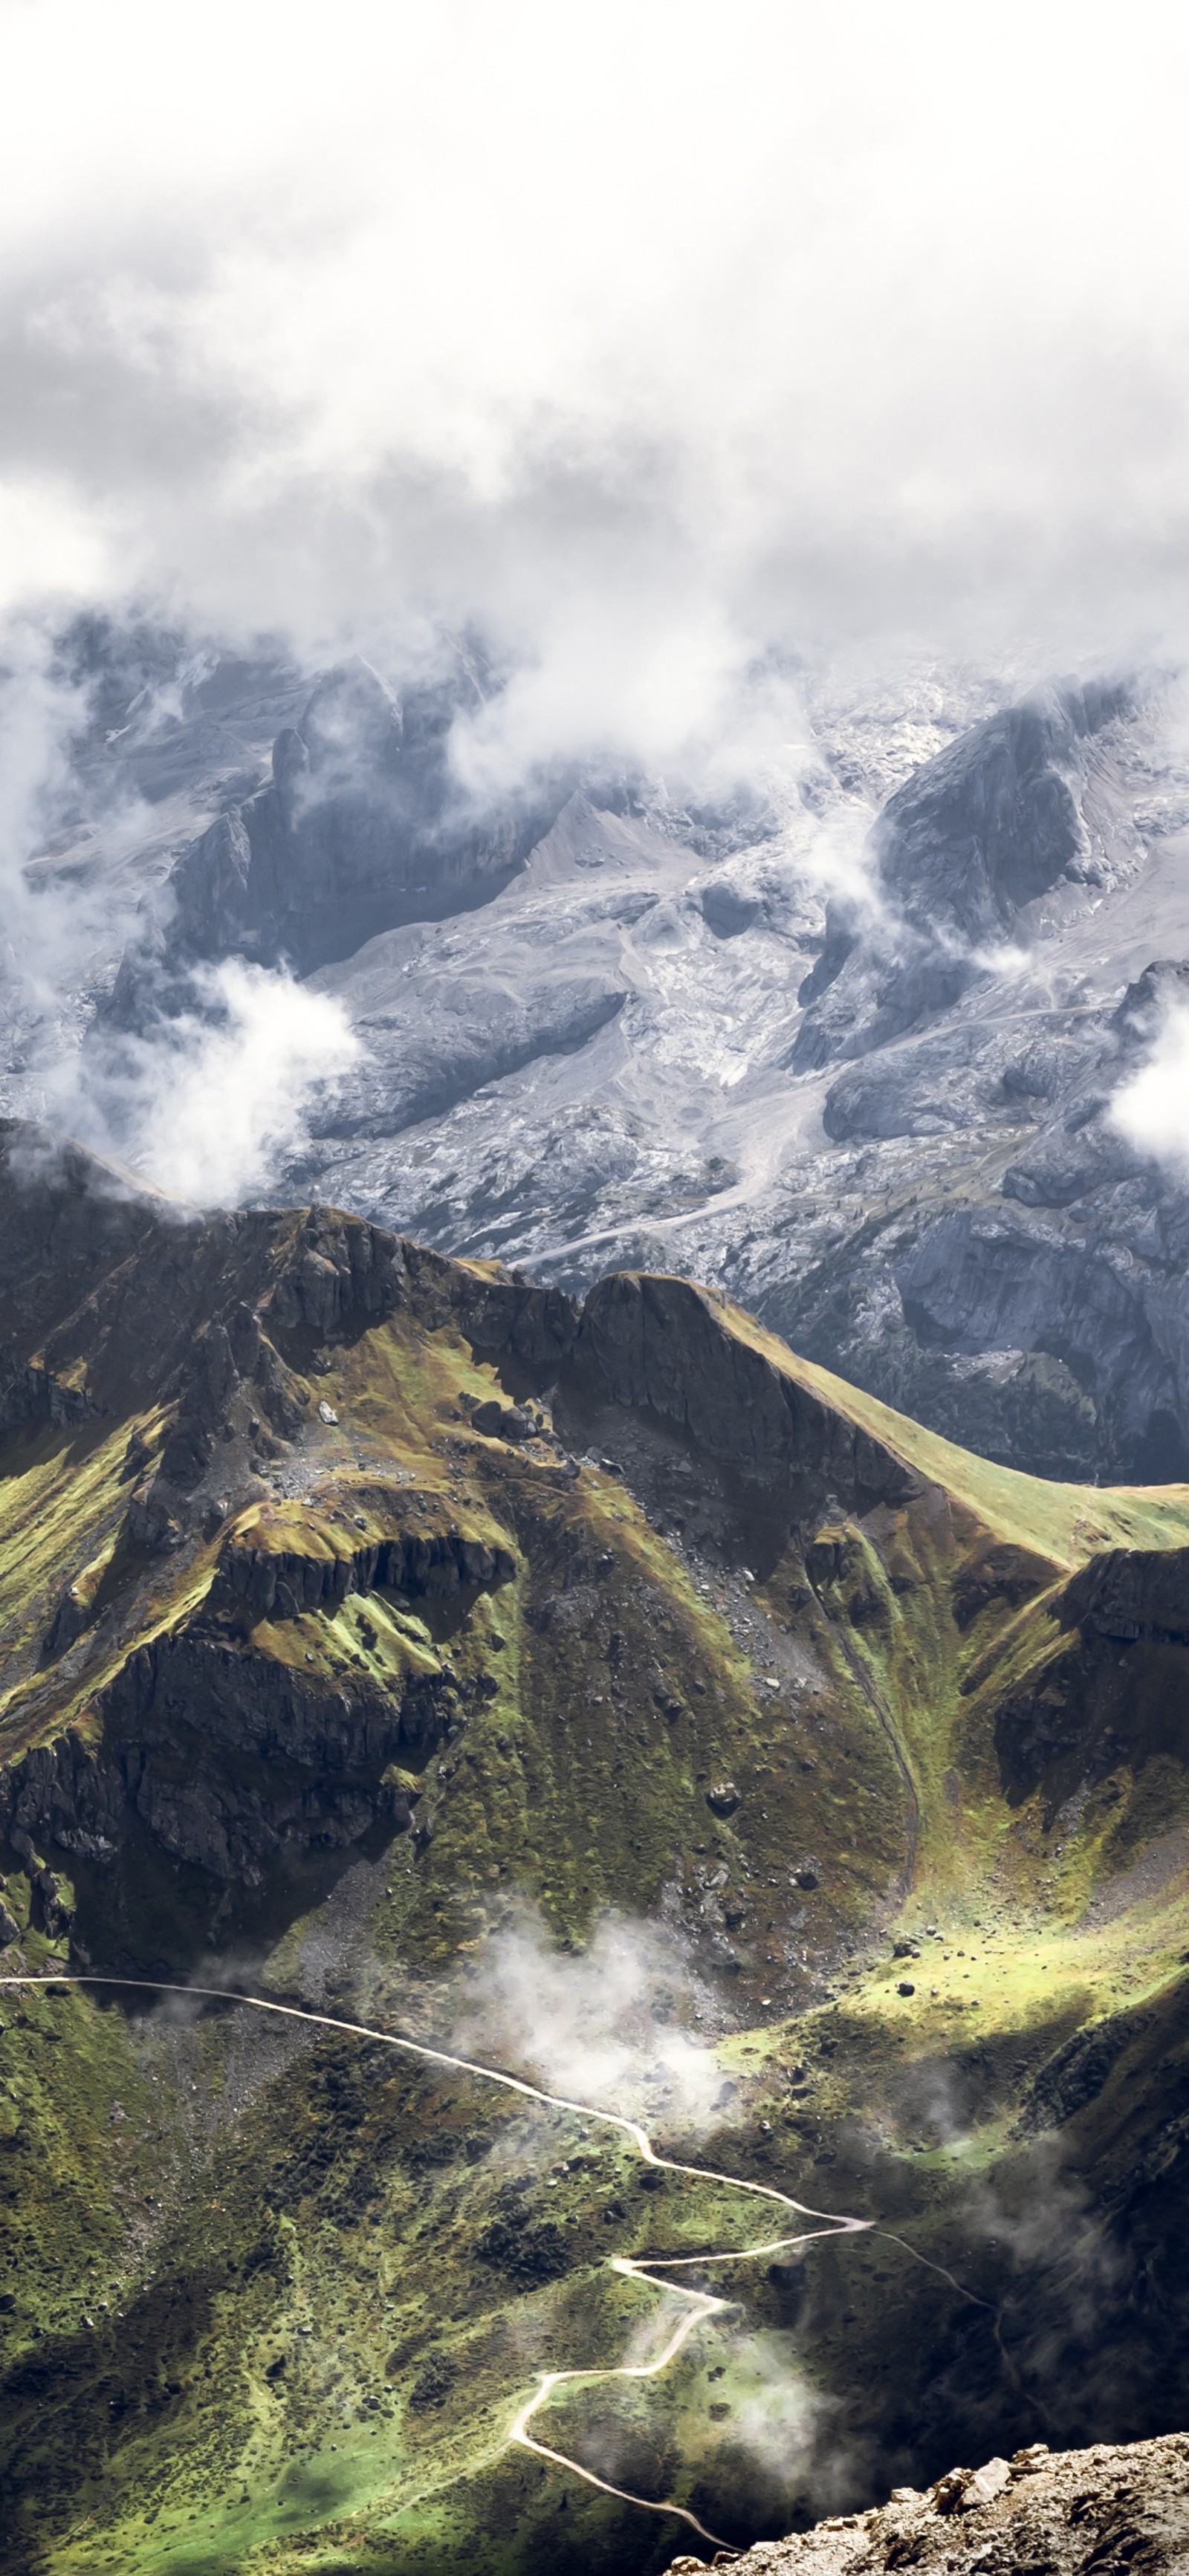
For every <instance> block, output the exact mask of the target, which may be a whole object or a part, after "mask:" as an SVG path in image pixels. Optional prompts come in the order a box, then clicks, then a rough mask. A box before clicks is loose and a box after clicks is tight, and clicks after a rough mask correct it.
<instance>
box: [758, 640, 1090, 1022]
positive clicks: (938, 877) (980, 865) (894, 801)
mask: <svg viewBox="0 0 1189 2576" xmlns="http://www.w3.org/2000/svg"><path fill="white" fill-rule="evenodd" d="M1127 694H1128V693H1127V691H1126V690H1125V689H1122V688H1110V687H1107V686H1103V685H1101V684H1099V685H1093V686H1089V687H1085V688H1083V687H1081V686H1079V685H1078V684H1077V683H1076V682H1066V683H1064V684H1063V685H1061V686H1059V687H1053V688H1048V689H1041V690H1037V691H1035V692H1034V694H1033V695H1032V696H1031V697H1028V698H1025V699H1024V700H1023V701H1022V703H1021V704H1020V705H1019V706H1015V707H1008V708H1006V709H1005V710H1004V712H1003V713H1002V714H1001V715H997V716H992V717H990V718H989V719H988V721H987V722H986V723H985V724H981V725H976V726H974V727H973V729H972V730H971V732H970V733H968V734H965V735H963V737H962V739H961V740H960V741H959V742H956V743H955V744H954V745H953V747H952V749H951V750H949V751H947V752H943V753H942V754H941V756H940V758H939V759H937V760H934V761H930V762H928V763H927V764H926V766H925V767H924V768H923V769H922V770H920V771H918V772H917V773H916V775H915V776H914V777H912V778H910V779H909V780H908V781H907V783H906V784H905V785H904V786H903V787H901V788H900V789H899V790H898V792H897V793H896V794H895V795H894V796H892V797H889V799H888V802H887V804H886V805H885V807H884V810H883V812H882V814H881V815H880V817H879V821H878V823H877V824H876V827H875V830H874V833H873V835H872V842H873V851H874V856H875V860H876V865H877V870H878V882H879V886H880V889H881V892H882V895H883V897H884V900H885V903H886V906H887V911H886V913H885V914H884V915H883V916H882V917H881V918H880V919H879V921H878V923H877V925H876V926H875V927H873V928H867V929H865V928H864V925H863V923H862V921H861V918H860V916H859V914H858V913H857V911H856V910H855V908H854V905H853V903H852V902H851V901H850V899H849V898H848V899H844V900H842V901H840V902H835V903H833V904H831V906H830V908H829V911H828V914H827V922H826V940H825V946H824V948H823V950H822V954H821V956H820V958H819V959H818V962H817V965H816V966H815V967H814V970H813V973H812V975H811V976H809V977H808V978H807V980H806V983H805V985H804V987H803V988H802V1000H803V1001H804V1002H805V1003H806V1005H807V1016H806V1019H805V1022H804V1024H803V1026H802V1028H801V1030H800V1032H799V1034H798V1037H797V1041H796V1045H795V1048H794V1052H793V1059H792V1060H793V1062H794V1064H795V1065H797V1066H798V1067H800V1068H810V1067H813V1066H816V1065H822V1064H827V1063H829V1062H830V1060H831V1059H832V1058H835V1057H840V1056H841V1057H851V1056H863V1055H867V1054H869V1053H870V1052H871V1050H872V1049H873V1048H875V1047H879V1046H882V1045H884V1044H886V1043H887V1042H888V1040H890V1039H893V1038H896V1037H899V1036H900V1035H902V1033H903V1032H904V1031H905V1030H906V1029H909V1028H911V1027H912V1026H913V1025H914V1023H915V1022H917V1021H918V1020H921V1019H924V1018H928V1017H931V1016H933V1015H935V1014H936V1013H938V1012H940V1011H944V1010H948V1009H949V1008H950V1007H951V1006H952V1005H953V1004H954V1003H955V1002H957V1001H959V1000H960V999H961V997H962V994H963V993H964V992H965V991H966V990H967V989H968V988H969V986H970V985H971V984H973V983H975V982H976V981H977V979H978V977H979V975H980V973H985V972H986V971H987V965H986V954H985V952H990V951H993V949H994V947H995V946H996V945H997V944H1000V943H1002V942H1003V941H1004V940H1005V939H1007V938H1009V937H1010V936H1011V934H1012V932H1013V931H1014V929H1015V927H1016V923H1017V921H1018V919H1019V916H1020V914H1021V913H1022V912H1023V911H1024V909H1025V907H1026V906H1027V905H1028V904H1029V903H1032V902H1034V901H1035V899H1036V898H1037V896H1039V895H1043V894H1046V893H1047V892H1048V891H1049V889H1050V887H1051V886H1053V885H1054V884H1055V883H1056V881H1057V879H1058V878H1059V877H1060V876H1061V875H1062V874H1063V873H1064V872H1065V871H1066V870H1068V869H1071V868H1072V869H1076V868H1077V867H1078V865H1079V863H1080V862H1085V861H1086V860H1088V858H1089V841H1088V836H1087V833H1086V829H1085V825H1084V823H1083V819H1082V813H1081V805H1080V791H1081V789H1082V786H1083V784H1084V778H1085V768H1086V760H1085V750H1086V745H1087V743H1088V742H1089V740H1090V739H1091V737H1092V736H1093V735H1094V734H1096V733H1097V732H1098V731H1099V730H1100V729H1101V727H1102V726H1103V725H1105V724H1107V723H1109V722H1110V720H1111V719H1112V717H1115V716H1117V715H1119V714H1120V713H1121V712H1122V710H1123V709H1124V707H1125V706H1126V704H1127ZM980 952H984V954H983V956H982V960H981V963H980Z"/></svg>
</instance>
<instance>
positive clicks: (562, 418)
mask: <svg viewBox="0 0 1189 2576" xmlns="http://www.w3.org/2000/svg"><path fill="white" fill-rule="evenodd" d="M1187 49H1189V37H1187V36H1186V33H1185V30H1184V29H1183V28H1182V27H1181V26H1180V24H1179V22H1178V21H1176V19H1175V17H1174V16H1173V15H1172V14H1171V13H1168V12H1160V13H1157V12H1155V11H1147V12H1145V11H1142V10H1141V12H1140V16H1139V19H1138V21H1132V22H1129V31H1128V37H1127V41H1126V43H1125V44H1120V43H1119V40H1118V29H1117V23H1116V21H1115V20H1114V18H1113V17H1112V16H1111V14H1110V13H1109V12H1108V11H1107V10H1106V9H1105V7H1103V6H1094V5H1091V6H1088V7H1083V8H1080V9H1079V10H1078V11H1077V13H1076V15H1075V13H1074V12H1073V11H1072V9H1069V8H1065V7H1058V8H1056V9H1054V10H1052V11H1050V12H1048V13H1046V14H1044V15H1043V17H1042V18H1041V19H1040V20H1039V21H1038V20H1037V16H1036V13H1035V11H1031V10H1025V8H1024V7H1023V5H1022V0H1008V5H1007V7H1006V10H1005V11H1003V10H1001V11H1000V13H999V14H998V16H997V18H996V21H995V23H994V26H993V27H992V26H991V24H990V22H989V21H985V20H983V19H981V18H979V17H978V16H977V15H971V14H970V13H955V12H954V11H953V10H951V9H947V8H945V7H944V6H942V5H940V0H908V5H906V7H904V8H903V9H901V10H898V11H896V12H894V13H889V12H888V11H887V10H886V9H883V8H880V7H878V6H876V5H874V0H847V5H844V6H843V7H841V8H839V9H837V10H835V11H832V12H831V11H821V10H815V11H810V10H808V9H792V10H790V9H789V8H788V7H787V6H784V5H782V0H740V5H739V7H738V8H737V9H735V10H733V11H732V12H731V13H730V17H729V19H728V18H727V17H726V16H725V15H724V13H723V12H722V11H721V10H720V9H718V8H714V7H711V6H709V5H708V0H680V4H679V0H655V5H654V6H653V7H652V8H650V9H648V10H645V11H641V10H639V9H632V8H630V7H629V6H628V5H627V0H604V5H602V6H601V7H600V8H599V9H598V10H597V11H596V10H594V9H590V8H583V7H576V8H574V9H570V10H564V11H558V10H557V9H555V8H552V7H550V6H549V5H548V0H510V5H509V6H508V7H506V8H504V9H501V10H498V11H494V10H491V9H487V8H484V7H482V6H481V5H479V4H478V0H441V5H439V6H438V7H436V8H434V9H430V8H428V7H426V6H424V5H423V0H416V5H414V0H385V5H383V6H381V5H380V0H344V5H343V7H342V8H341V9H340V10H339V11H338V12H336V14H335V17H334V20H333V24H330V23H329V22H328V21H327V19H326V16H325V12H324V11H323V10H321V9H315V8H314V7H313V6H312V5H310V0H289V5H286V6H285V7H284V8H282V7H281V5H280V0H255V5H253V6H252V7H250V8H248V9H246V10H245V9H244V8H243V7H242V6H232V0H209V6H208V8H207V10H206V11H205V12H204V17H203V22H202V35H201V41H200V40H199V38H198V36H197V34H196V30H195V27H194V24H193V23H192V22H191V21H190V20H189V19H187V18H186V17H185V16H184V15H181V16H179V15H178V14H177V13H173V14H172V15H171V13H168V12H162V11H161V10H160V9H157V8H152V7H150V6H149V5H147V0H111V5H110V6H109V7H108V8H107V9H105V10H104V11H103V12H102V13H96V12H95V11H94V10H93V9H92V8H89V7H87V6H86V5H84V0H37V5H35V6H34V5H27V6H21V5H19V0H16V5H14V0H9V5H8V7H7V8H6V9H5V10H4V11H3V12H2V13H0V54H2V57H3V62H4V71H5V78H4V81H3V83H2V84H0V145H2V147H3V148H2V149H0V242H2V243H3V245H4V248H3V250H0V347H2V348H3V352H4V366H5V387H6V393H5V408H4V418H3V422H2V423H0V523H3V522H4V519H5V514H7V518H8V520H9V521H10V522H11V521H14V520H15V521H16V522H19V526H20V530H21V543H20V548H19V560H18V562H17V568H16V571H15V574H14V575H13V576H12V580H11V586H10V596H12V597H15V598H17V599H19V600H24V599H25V598H26V597H28V596H29V595H30V593H33V592H38V591H40V592H41V593H43V594H49V593H63V592H70V591H75V592H77V593H79V594H87V595H91V596H100V597H110V596H116V595H121V594H125V593H131V592H138V593H141V594H144V595H148V596H152V597H155V598H159V599H161V600H162V601H165V602H167V603H169V604H170V605H171V607H172V608H174V609H176V611H177V613H178V614H179V615H181V616H183V617H186V618H190V619H193V620H195V621H196V622H198V623H200V624H203V625H206V626H208V627H211V628H214V629H215V630H217V631H219V632H225V633H228V634H230V635H234V634H244V633H247V632H249V631H258V630H261V629H264V628H268V629H270V630H274V631H278V632H284V633H286V634H289V635H291V636H293V637H294V638H296V639H297V640H298V641H299V642H300V643H301V645H302V647H303V649H308V651H309V652H310V654H311V656H314V657H321V656H322V655H323V654H324V653H325V652H326V650H327V649H328V648H329V647H330V646H332V645H333V644H335V643H336V642H340V641H342V640H344V639H349V640H351V641H353V642H356V643H358V644H360V645H361V646H362V647H363V648H364V649H369V647H370V649H372V650H373V651H374V652H375V653H376V655H377V658H378V659H380V660H381V661H382V662H383V663H384V665H385V667H389V668H391V667H393V665H394V662H395V661H396V660H398V659H399V657H400V653H401V651H407V652H409V653H413V652H414V651H415V650H416V647H417V640H418V638H419V637H423V636H424V635H425V634H426V633H428V632H433V631H437V630H438V629H439V628H440V627H442V626H443V625H445V626H452V627H454V628H455V629H458V628H461V627H462V626H464V625H466V624H468V623H472V624H474V625H476V626H478V627H479V628H481V629H482V630H483V632H484V633H485V634H486V635H488V636H489V637H490V638H492V639H493V640H494V641H495V643H496V644H497V645H498V648H499V650H500V653H501V654H502V656H503V657H504V658H505V660H506V663H507V665H508V667H510V668H512V669H513V670H514V671H515V673H516V675H517V676H516V681H515V685H514V687H513V688H512V689H511V690H510V691H509V692H508V694H507V696H506V698H505V700H504V701H503V705H502V710H501V714H500V716H499V718H498V719H494V720H490V721H489V723H488V725H487V728H486V734H485V738H484V740H483V742H482V743H481V744H480V745H479V746H478V749H477V751H476V753H475V756H476V757H478V756H479V753H480V752H481V753H482V755H483V757H484V758H485V759H486V760H487V761H488V763H489V764H490V762H491V761H492V760H493V759H495V758H496V757H497V755H498V756H499V758H500V759H502V760H503V762H504V763H505V764H506V765H511V764H514V763H517V762H518V763H520V764H523V763H524V762H526V761H528V760H530V759H533V758H539V757H545V756H551V755H552V754H554V753H555V752H556V751H557V750H558V749H559V748H561V749H564V750H565V751H567V752H568V751H581V750H582V749H584V748H586V747H588V746H590V745H595V746H602V745H605V744H611V745H613V746H615V747H618V748H620V749H622V750H624V751H627V752H631V753H634V754H636V755H638V756H640V757H643V758H646V759H647V760H648V761H649V762H651V763H655V764H659V765H664V764H665V763H666V762H668V761H670V760H672V759H674V758H676V757H678V756H679V755H682V754H683V753H684V752H685V751H686V749H687V748H688V746H690V745H691V744H693V745H699V744H704V743H705V742H706V741H707V740H708V739H713V737H714V734H715V729H716V727H718V726H720V725H721V724H722V723H723V722H724V721H725V720H726V717H727V716H728V715H729V710H730V708H731V706H732V704H733V693H734V691H735V689H736V686H737V683H738V680H739V675H740V674H741V673H742V672H743V671H745V670H746V669H748V668H749V667H750V666H751V665H752V664H753V662H754V660H755V657H756V655H757V654H761V655H762V654H763V653H764V652H765V651H766V650H767V649H768V648H769V647H770V646H771V645H773V644H774V643H775V644H780V645H782V646H785V647H790V648H792V649H794V650H796V651H800V652H808V653H810V654H812V653H815V652H818V651H830V652H833V653H842V654H845V653H847V652H849V651H852V650H854V651H858V650H860V649H862V650H864V651H867V650H869V649H870V644H871V639H872V638H873V637H878V638H880V639H882V642H883V646H884V649H885V650H886V651H888V652H890V651H892V650H894V649H900V647H901V646H902V644H903V643H904V640H905V639H906V638H907V639H914V640H915V641H917V642H919V640H920V639H921V638H922V637H926V638H928V639H929V641H930V642H931V644H932V645H933V646H934V647H935V648H936V649H939V650H944V651H947V652H951V651H952V652H973V653H975V654H976V655H986V654H988V653H994V652H998V651H1001V650H1005V649H1007V648H1008V646H1010V649H1011V650H1012V651H1013V652H1015V653H1019V652H1021V651H1022V653H1023V657H1024V660H1025V662H1026V663H1027V664H1028V666H1029V668H1031V669H1035V670H1037V671H1039V670H1041V669H1043V668H1044V667H1046V666H1047V665H1048V664H1051V663H1053V662H1060V661H1061V660H1064V659H1069V658H1077V659H1081V658H1083V657H1089V658H1094V657H1096V656H1098V655H1102V656H1105V657H1106V658H1107V659H1111V660H1113V659H1116V658H1118V657H1120V656H1122V655H1126V654H1127V653H1129V652H1132V651H1140V650H1143V651H1148V652H1150V651H1152V650H1154V649H1160V650H1164V649H1168V650H1176V649H1179V647H1180V645H1181V643H1182V641H1183V632H1184V629H1183V607H1182V600H1183V594H1184V572H1185V559H1186V551H1187V538H1189V520H1187V513H1186V496H1185V488H1184V476H1183V445H1182V421H1183V409H1184V401H1185V397H1186V392H1187V390H1189V340H1187V336H1186V333H1185V330H1184V325H1183V312H1182V306H1183V295H1182V277H1181V268H1182V259H1181V248H1180V245H1181V242H1182V241H1183V237H1184V225H1185V211H1186V210H1185V203H1184V198H1185V191H1186V184H1187V183H1186V180H1185V178H1184V175H1183V156H1182V154H1181V151H1180V136H1181V126H1182V123H1183V110H1184V89H1185V71H1186V57H1187ZM1090 174H1092V184H1090V183H1089V181H1090ZM501 727H504V728H506V739H504V740H503V742H502V743H501V742H500V741H499V740H498V739H497V738H496V737H498V736H499V733H500V728H501Z"/></svg>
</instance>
